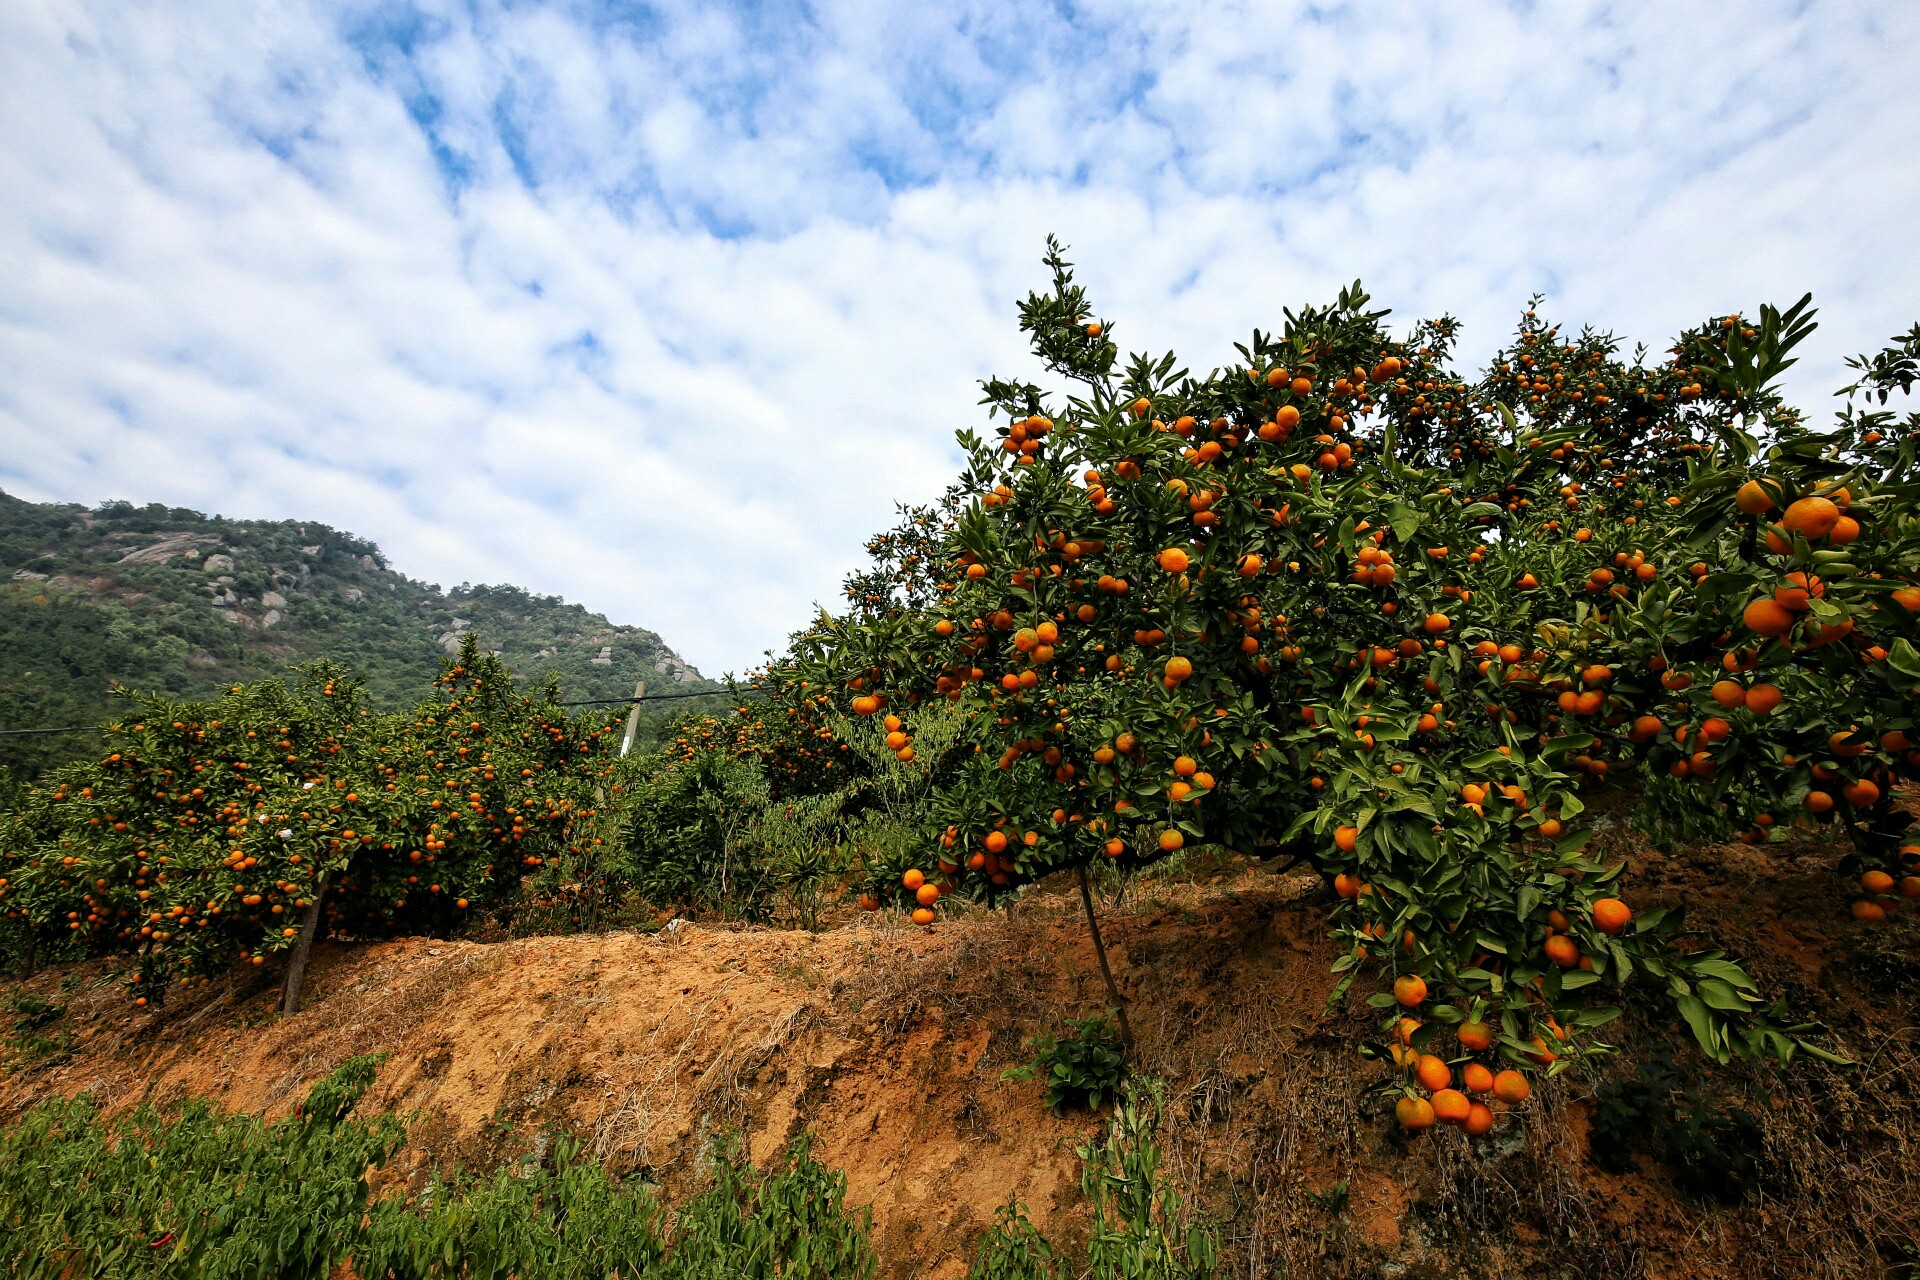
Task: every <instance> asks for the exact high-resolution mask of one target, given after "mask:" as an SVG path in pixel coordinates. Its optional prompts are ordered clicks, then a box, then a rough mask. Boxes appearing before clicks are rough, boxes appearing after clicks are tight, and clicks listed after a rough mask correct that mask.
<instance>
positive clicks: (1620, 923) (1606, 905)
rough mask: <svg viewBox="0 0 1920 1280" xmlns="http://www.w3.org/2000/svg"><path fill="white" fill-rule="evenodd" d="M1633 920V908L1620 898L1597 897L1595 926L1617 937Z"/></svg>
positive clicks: (1594, 913)
mask: <svg viewBox="0 0 1920 1280" xmlns="http://www.w3.org/2000/svg"><path fill="white" fill-rule="evenodd" d="M1632 921H1633V909H1632V908H1631V907H1629V906H1628V905H1627V904H1626V903H1624V902H1622V901H1620V899H1618V898H1596V899H1595V900H1594V903H1593V927H1594V928H1596V929H1598V930H1599V931H1600V932H1602V933H1604V934H1606V935H1607V936H1608V937H1609V938H1611V937H1615V936H1616V935H1618V934H1619V932H1620V931H1621V930H1622V929H1624V928H1626V927H1627V925H1628V924H1630V923H1631V922H1632Z"/></svg>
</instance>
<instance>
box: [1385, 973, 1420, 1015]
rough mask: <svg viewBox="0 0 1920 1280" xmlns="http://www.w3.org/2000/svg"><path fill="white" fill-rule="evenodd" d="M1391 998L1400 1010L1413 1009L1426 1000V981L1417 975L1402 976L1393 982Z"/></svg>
mask: <svg viewBox="0 0 1920 1280" xmlns="http://www.w3.org/2000/svg"><path fill="white" fill-rule="evenodd" d="M1393 998H1394V999H1395V1000H1398V1001H1399V1002H1400V1005H1401V1007H1402V1008H1406V1009H1411V1008H1413V1007H1414V1006H1415V1005H1417V1004H1419V1003H1420V1002H1421V1001H1423V1000H1425V999H1426V998H1427V980H1426V979H1425V978H1422V977H1421V976H1420V975H1419V974H1417V973H1407V974H1402V975H1401V976H1400V977H1398V978H1395V979H1394V980H1393Z"/></svg>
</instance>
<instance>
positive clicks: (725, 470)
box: [0, 0, 1920, 672]
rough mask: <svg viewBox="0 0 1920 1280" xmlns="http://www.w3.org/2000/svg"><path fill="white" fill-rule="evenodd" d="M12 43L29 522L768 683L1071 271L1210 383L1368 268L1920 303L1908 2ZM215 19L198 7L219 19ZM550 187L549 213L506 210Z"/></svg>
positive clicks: (490, 15)
mask: <svg viewBox="0 0 1920 1280" xmlns="http://www.w3.org/2000/svg"><path fill="white" fill-rule="evenodd" d="M1064 13H1065V11H1064V10H1060V9H1056V8H1052V7H1045V8H1042V7H1037V6H1007V5H993V4H987V3H979V4H963V3H950V4H938V3H935V4H925V3H922V4H914V5H905V4H879V3H870V2H862V0H847V2H845V3H826V4H820V5H815V6H812V7H801V6H798V5H791V6H776V5H751V6H741V7H740V8H738V9H727V8H723V7H721V6H719V5H715V4H706V3H690V2H689V3H681V4H679V5H662V6H660V7H657V8H654V9H651V10H645V11H632V12H629V11H625V10H622V11H621V12H618V13H611V12H600V11H596V10H595V9H593V8H592V7H590V6H588V5H585V4H579V5H566V4H555V5H548V6H543V7H529V6H511V7H490V6H485V5H481V6H467V5H453V4H451V3H447V4H444V5H441V6H439V7H438V8H435V7H434V6H432V5H426V6H422V7H421V8H419V9H418V10H415V9H409V8H404V7H400V6H389V5H363V6H357V7H354V8H351V9H349V10H346V11H344V12H340V11H332V10H325V9H319V8H308V7H304V6H302V5H298V4H291V3H286V4H281V5H277V6H263V5H258V4H246V5H241V4H232V5H230V6H226V7H225V8H224V9H223V8H222V7H220V6H216V5H214V4H210V3H209V4H201V5H197V6H194V7H193V8H192V9H191V11H189V10H179V9H173V10H165V11H163V10H162V9H160V8H157V7H152V6H133V5H125V4H117V5H116V4H106V3H95V4H88V3H84V2H83V0H25V2H24V3H21V4H15V5H12V6H8V7H7V8H6V10H5V11H4V12H0V190H3V191H4V192H5V193H6V195H5V197H4V199H0V484H4V485H5V486H6V487H7V488H8V489H9V490H11V491H13V492H16V493H20V494H23V495H25V496H32V497H43V498H61V499H67V500H81V501H97V500H100V499H103V498H107V497H127V498H131V499H134V500H138V501H149V500H161V501H167V502H170V503H175V504H180V505H194V506H200V507H203V508H208V509H214V510H219V511H222V512H224V513H227V514H231V515H242V516H272V517H302V518H314V519H321V520H325V521H328V522H330V523H333V524H336V525H339V526H341V527H344V528H348V529H352V530H354V531H355V532H358V533H361V534H364V535H367V536H370V537H373V538H376V539H377V540H379V541H380V542H381V543H382V545H383V546H384V547H385V548H386V550H387V551H388V553H389V554H390V556H391V557H392V558H393V559H394V561H395V562H396V563H397V564H398V565H400V566H401V567H403V568H405V569H406V570H408V571H409V572H412V573H414V574H415V575H417V576H421V577H426V578H429V579H434V580H438V581H442V582H449V583H450V582H455V581H461V580H471V581H482V580H490V581H511V582H516V583H519V584H521V585H524V586H527V587H529V588H532V589H535V590H539V591H547V592H557V593H561V594H565V595H567V596H569V597H570V598H573V599H577V600H580V601H582V602H583V603H585V604H587V605H588V606H589V607H592V608H595V609H600V610H604V611H606V612H607V613H609V614H610V615H611V616H613V617H614V618H616V619H618V620H621V621H634V622H639V623H642V624H643V625H647V626H650V627H653V628H655V629H657V630H659V631H660V632H661V633H662V634H663V635H664V636H665V637H666V638H667V639H668V641H669V642H670V643H672V644H674V645H676V646H677V647H679V648H680V649H681V650H682V651H683V652H684V653H685V654H686V655H687V656H688V658H689V659H690V660H692V661H693V662H695V663H696V665H699V666H701V667H702V668H703V669H705V670H708V671H709V672H717V671H719V670H724V669H729V668H732V669H739V668H742V667H744V666H746V665H748V664H750V663H751V662H753V661H754V660H755V659H756V657H757V656H758V654H759V653H760V651H761V650H762V649H764V648H766V647H769V646H777V645H778V644H779V643H780V641H781V639H782V638H783V637H784V635H785V633H786V631H788V630H789V629H791V628H793V627H796V626H799V625H801V624H803V623H804V621H805V619H806V617H807V616H808V613H809V612H810V605H811V603H812V602H814V601H829V602H830V601H831V600H832V599H833V596H834V593H835V591H836V588H837V584H838V581H839V578H840V576H841V575H842V574H843V573H844V572H845V571H846V570H847V569H849V568H851V567H853V566H854V565H855V564H856V563H857V562H858V560H859V556H860V548H861V545H862V543H863V541H864V539H865V536H866V535H867V534H868V533H870V532H872V531H873V530H875V529H876V528H878V527H880V526H882V525H884V524H885V523H887V522H888V521H889V515H890V510H891V504H892V503H893V501H894V500H896V499H901V500H914V499H925V498H928V497H931V496H933V495H934V494H936V493H937V492H938V491H939V490H940V489H941V487H942V486H943V485H944V482H945V480H946V478H947V477H948V475H949V474H950V473H951V471H952V468H953V461H954V456H955V455H954V452H953V449H952V446H951V433H952V431H953V429H954V428H955V427H959V426H965V425H971V424H975V423H977V421H978V419H977V417H976V414H975V409H974V402H975V400H976V399H977V391H976V389H975V386H974V380H975V379H976V378H978V377H980V376H982V375H984V374H986V373H988V372H990V371H1006V372H1026V371H1027V366H1026V365H1025V364H1024V362H1023V361H1022V358H1021V351H1020V347H1019V343H1018V341H1017V334H1015V333H1014V332H1013V329H1012V313H1013V302H1014V299H1015V298H1016V297H1017V296H1019V295H1021V294H1024V292H1025V291H1026V290H1027V289H1028V288H1031V287H1034V286H1036V285H1038V284H1039V283H1041V277H1040V272H1039V269H1038V266H1037V263H1036V258H1037V254H1038V251H1039V248H1040V241H1041V238H1042V236H1043V235H1044V234H1046V233H1047V232H1048V231H1055V232H1058V233H1059V234H1060V235H1061V236H1062V237H1063V238H1064V239H1066V240H1067V241H1068V242H1069V243H1070V244H1072V246H1073V254H1072V256H1073V257H1074V258H1075V260H1076V261H1077V262H1078V263H1080V265H1081V267H1082V275H1083V279H1084V280H1085V281H1086V282H1087V283H1088V284H1089V285H1090V286H1091V287H1092V288H1093V290H1094V293H1095V297H1096V299H1097V300H1098V302H1099V305H1100V309H1101V311H1102V313H1103V314H1104V315H1106V316H1108V317H1109V318H1111V319H1112V320H1114V321H1116V322H1117V323H1118V334H1119V337H1120V339H1121V340H1122V342H1123V344H1124V345H1129V346H1134V345H1137V346H1141V347H1152V348H1159V347H1162V346H1167V345H1173V346H1176V347H1177V348H1178V349H1179V350H1180V351H1181V352H1182V354H1183V355H1184V356H1185V357H1186V358H1187V359H1188V361H1189V362H1190V363H1192V364H1194V365H1196V366H1199V367H1201V368H1205V367H1209V366H1211V365H1212V364H1214V363H1217V362H1221V361H1223V360H1224V359H1226V358H1227V357H1228V355H1229V353H1230V343H1231V342H1232V341H1233V340H1235V339H1238V338H1241V337H1243V336H1244V334H1245V333H1246V331H1247V330H1248V329H1250V328H1251V327H1253V326H1254V325H1256V324H1257V325H1261V326H1263V327H1272V326H1273V325H1275V324H1276V323H1277V322H1278V318H1279V313H1280V309H1281V307H1282V306H1284V305H1287V304H1290V303H1298V302H1303V301H1313V300H1320V299H1324V298H1326V297H1328V296H1330V294H1331V292H1332V291H1333V290H1334V289H1337V288H1338V287H1339V286H1340V285H1342V284H1345V283H1347V282H1348V281H1350V280H1352V279H1353V278H1355V277H1362V278H1364V279H1365V280H1366V282H1367V284H1368V286H1369V287H1370V288H1371V289H1372V291H1373V292H1374V294H1375V296H1376V298H1377V299H1378V300H1379V301H1380V302H1381V303H1382V304H1384V305H1389V306H1392V307H1393V308H1394V309H1395V311H1396V314H1397V315H1398V316H1400V317H1401V318H1402V319H1406V320H1411V319H1412V318H1414V317H1416V316H1420V315H1425V314H1433V313H1437V312H1439V311H1442V310H1451V311H1452V312H1454V313H1455V314H1456V315H1459V316H1460V317H1462V318H1463V319H1464V320H1465V321H1466V322H1467V324H1468V326H1469V328H1468V334H1467V343H1466V350H1467V353H1468V354H1469V355H1477V354H1481V353H1484V352H1485V351H1486V350H1488V349H1490V348H1491V347H1492V346H1493V345H1494V344H1495V343H1497V342H1498V341H1499V340H1500V338H1501V337H1502V336H1503V335H1504V334H1505V333H1506V332H1507V331H1508V329H1509V327H1510V324H1511V321H1512V319H1513V317H1514V315H1515V313H1516V312H1517V310H1518V308H1519V305H1520V303H1521V302H1522V301H1523V300H1524V298H1525V297H1526V295H1527V294H1528V293H1530V292H1532V291H1534V290H1536V289H1540V290H1546V291H1548V292H1549V293H1550V294H1551V295H1552V297H1551V300H1550V303H1549V307H1550V310H1551V313H1552V314H1554V315H1556V316H1558V317H1561V318H1564V319H1566V320H1567V321H1568V322H1570V323H1572V324H1575V325H1578V324H1581V323H1593V324H1595V325H1598V326H1601V327H1605V328H1611V329H1614V330H1616V331H1618V332H1621V333H1622V334H1624V335H1626V336H1628V337H1630V338H1635V339H1646V340H1647V341H1649V342H1651V343H1655V344H1658V343H1660V342H1661V341H1663V340H1664V339H1665V338H1667V337H1668V336H1670V334H1671V333H1672V332H1673V331H1674V330H1676V329H1677V328H1679V327H1681V326H1683V325H1686V324H1688V323H1692V322H1694V321H1696V320H1698V319H1699V318H1701V317H1703V316H1705V315H1707V314H1709V313H1714V312H1720V311H1724V310H1726V309H1729V308H1732V307H1751V306H1752V305H1754V304H1755V303H1757V302H1759V301H1762V300H1778V301H1782V302H1784V301H1790V300H1792V299H1793V298H1795V297H1797V296H1798V295H1799V294H1800V293H1801V292H1802V291H1804V290H1806V289H1813V290H1814V291H1815V293H1816V296H1817V298H1818V300H1819V301H1820V302H1821V303H1822V304H1823V305H1824V307H1825V308H1826V313H1825V323H1824V325H1823V328H1822V330H1821V332H1820V333H1819V334H1818V335H1816V338H1815V339H1814V340H1813V342H1812V343H1810V344H1809V345H1810V351H1809V356H1808V359H1807V361H1806V362H1805V365H1804V367H1803V368H1802V369H1799V370H1796V371H1795V377H1794V379H1793V385H1794V389H1795V390H1796V392H1798V393H1799V394H1800V395H1801V396H1802V398H1803V399H1806V400H1808V401H1809V402H1810V403H1811V402H1814V401H1817V399H1818V398H1819V397H1820V396H1822V395H1824V393H1825V392H1827V391H1828V390H1830V389H1831V388H1832V386H1834V385H1835V384H1836V383H1837V382H1838V381H1839V380H1840V374H1839V361H1840V358H1841V357H1842V356H1844V355H1845V354H1848V353H1850V352H1852V351H1855V350H1858V349H1862V348H1867V347H1871V346H1875V345H1877V344H1878V343H1879V342H1880V341H1881V340H1882V339H1883V338H1884V337H1886V336H1887V335H1889V334H1891V333H1892V332H1894V331H1896V330H1898V329H1902V328H1904V327H1905V326H1906V325H1907V324H1909V323H1911V321H1912V320H1913V319H1914V318H1915V316H1916V314H1920V305H1916V300H1915V299H1914V298H1913V297H1912V296H1911V291H1910V282H1911V280H1913V279H1914V278H1915V272H1914V268H1915V266H1916V265H1917V264H1916V256H1917V255H1920V251H1917V250H1916V248H1915V240H1914V237H1913V235H1912V232H1911V228H1912V227H1913V225H1914V224H1915V221H1916V215H1920V175H1916V173H1915V171H1914V170H1913V168H1912V166H1911V164H1910V162H1909V160H1908V159H1907V158H1908V157H1910V156H1911V155H1912V154H1914V151H1915V143H1916V141H1920V139H1917V138H1916V133H1917V132H1920V91H1917V90H1916V89H1915V88H1914V87H1913V85H1912V84H1911V80H1912V77H1911V76H1910V75H1909V74H1908V73H1907V72H1906V70H1905V68H1907V67H1909V66H1911V65H1913V64H1914V61H1915V55H1916V53H1920V48H1916V46H1920V11H1916V10H1914V9H1912V8H1911V7H1910V6H1895V7H1890V8H1889V7H1884V6H1879V7H1876V6H1868V5H1862V4H1852V5H1848V4H1800V5H1747V6H1739V7H1727V8H1726V9H1725V11H1724V12H1722V11H1720V10H1718V9H1716V8H1715V7H1713V6H1673V5H1641V6H1619V5H1612V6H1603V5H1591V6H1586V7H1579V6H1538V5H1514V6H1505V7H1497V6H1443V7H1435V6H1430V5H1427V6H1420V5H1412V4H1404V5H1365V6H1352V7H1339V6H1336V7H1333V8H1330V9H1329V8H1323V7H1320V6H1308V5H1304V4H1292V3H1287V4H1265V5H1261V4H1242V5H1219V6H1195V5H1192V4H1185V3H1182V4H1173V3H1163V4H1149V3H1119V2H1117V0H1115V2H1108V3H1095V4H1091V5H1087V6H1083V7H1081V8H1079V9H1077V10H1075V11H1074V13H1073V17H1072V19H1071V21H1070V20H1069V19H1068V18H1067V17H1065V16H1063V14H1064ZM189 14H190V16H189ZM522 174H525V175H526V177H527V181H524V182H523V180H522Z"/></svg>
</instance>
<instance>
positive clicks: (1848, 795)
mask: <svg viewBox="0 0 1920 1280" xmlns="http://www.w3.org/2000/svg"><path fill="white" fill-rule="evenodd" d="M1840 795H1841V798H1842V799H1844V800H1845V801H1846V802H1847V803H1848V804H1850V805H1852V806H1853V807H1854V808H1856V809H1866V808H1870V807H1872V805H1873V804H1874V802H1876V801H1877V800H1879V799H1880V788H1879V786H1878V785H1877V784H1876V783H1874V782H1872V781H1869V780H1868V779H1866V778H1862V779H1861V780H1860V781H1858V782H1849V783H1847V785H1845V786H1844V787H1841V788H1840Z"/></svg>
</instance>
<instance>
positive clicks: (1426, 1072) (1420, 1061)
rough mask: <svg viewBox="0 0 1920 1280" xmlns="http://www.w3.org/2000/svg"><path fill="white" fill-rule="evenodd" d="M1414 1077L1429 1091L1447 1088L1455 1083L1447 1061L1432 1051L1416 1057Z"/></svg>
mask: <svg viewBox="0 0 1920 1280" xmlns="http://www.w3.org/2000/svg"><path fill="white" fill-rule="evenodd" d="M1413 1078H1414V1079H1415V1080H1418V1081H1419V1082H1420V1087H1421V1088H1422V1089H1425V1090H1427V1091H1428V1092H1429V1093H1431V1092H1432V1091H1434V1090H1436V1089H1445V1088H1447V1087H1449V1086H1450V1085H1452V1084H1453V1072H1451V1071H1449V1070H1448V1069H1447V1064H1446V1063H1444V1062H1442V1061H1441V1060H1440V1059H1438V1058H1436V1057H1434V1056H1433V1055H1432V1054H1430V1053H1423V1054H1421V1055H1420V1056H1419V1058H1417V1059H1415V1061H1414V1064H1413Z"/></svg>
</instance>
